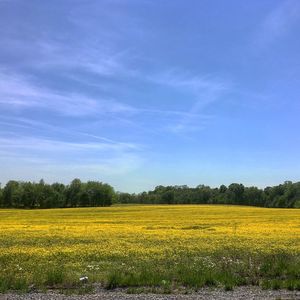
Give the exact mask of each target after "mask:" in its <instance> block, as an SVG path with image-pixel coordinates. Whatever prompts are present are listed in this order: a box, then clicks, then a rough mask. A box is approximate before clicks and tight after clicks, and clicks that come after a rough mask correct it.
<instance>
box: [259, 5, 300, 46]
mask: <svg viewBox="0 0 300 300" xmlns="http://www.w3.org/2000/svg"><path fill="white" fill-rule="evenodd" d="M299 20H300V2H299V1H297V0H287V1H281V3H280V5H279V6H277V7H276V8H274V9H273V10H271V11H270V13H269V14H268V15H267V16H266V17H265V19H264V20H263V22H262V24H261V25H260V28H259V30H258V31H257V33H256V36H255V39H254V46H255V47H258V48H260V49H261V48H265V47H268V46H270V45H271V44H272V43H274V42H275V41H276V40H277V39H279V38H281V37H283V36H284V35H285V34H287V33H288V32H289V30H291V29H292V28H293V26H294V25H295V24H296V23H297V22H298V21H299Z"/></svg>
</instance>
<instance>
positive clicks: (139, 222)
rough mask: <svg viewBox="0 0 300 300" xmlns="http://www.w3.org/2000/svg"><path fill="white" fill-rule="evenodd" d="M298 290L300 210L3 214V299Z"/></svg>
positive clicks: (175, 208) (160, 208) (155, 208)
mask: <svg viewBox="0 0 300 300" xmlns="http://www.w3.org/2000/svg"><path fill="white" fill-rule="evenodd" d="M93 283H99V284H101V286H103V287H106V288H109V289H112V288H115V287H127V288H133V289H134V288H141V287H143V288H145V287H149V288H152V289H155V288H157V289H163V290H164V291H165V292H168V291H171V290H172V289H174V288H177V289H178V288H181V287H189V288H192V289H194V288H195V289H197V288H200V287H202V286H220V287H224V288H225V289H232V288H234V287H235V286H238V285H260V286H261V287H263V288H288V289H299V288H300V210H297V209H267V208H256V207H242V206H217V205H123V206H112V207H103V208H74V209H49V210H47V209H45V210H17V209H2V210H0V292H4V291H7V290H24V291H28V290H30V289H33V288H37V289H47V288H61V289H75V288H82V287H85V288H86V287H87V286H88V287H89V286H92V285H93Z"/></svg>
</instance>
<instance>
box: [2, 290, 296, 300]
mask: <svg viewBox="0 0 300 300" xmlns="http://www.w3.org/2000/svg"><path fill="white" fill-rule="evenodd" d="M50 299H57V300H79V299H82V300H96V299H101V300H112V299H114V300H115V299H116V300H118V299H125V300H127V299H134V300H144V299H145V300H162V299H166V300H175V299H179V300H196V299H199V300H202V299H203V300H204V299H205V300H219V299H220V300H225V299H226V300H229V299H238V300H242V299H243V300H248V299H249V300H250V299H253V300H254V299H255V300H257V299H259V300H262V299H274V300H279V299H281V300H287V299H297V300H300V291H286V290H278V291H269V290H261V289H260V288H257V287H239V288H235V289H234V291H224V290H220V289H207V288H205V289H201V290H199V291H198V292H197V293H192V294H188V295H184V294H171V295H160V294H127V293H126V291H124V290H113V291H106V290H97V291H96V292H95V293H93V294H86V295H72V296H66V295H62V294H58V293H56V292H54V291H49V292H48V293H28V294H21V295H20V294H13V293H12V294H2V295H1V294H0V300H50Z"/></svg>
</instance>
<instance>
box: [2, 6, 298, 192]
mask: <svg viewBox="0 0 300 300" xmlns="http://www.w3.org/2000/svg"><path fill="white" fill-rule="evenodd" d="M299 116H300V1H298V0H294V1H293V0H291V1H284V0H281V1H276V0H259V1H258V0H257V1H240V0H236V1H234V0H228V1H221V0H214V1H211V0H201V1H198V0H197V1H196V0H195V1H192V0H190V1H176V0H175V1H149V0H128V1H123V0H122V1H121V0H110V1H88V0H84V1H83V0H82V1H77V0H72V1H66V0H64V1H61V0H56V1H55V0H52V1H37V0H36V1H35V0H31V1H17V0H0V182H2V183H5V182H6V181H7V180H9V179H17V180H34V181H37V180H39V179H40V178H44V179H45V180H46V181H48V182H54V181H61V182H65V183H67V182H69V181H70V180H71V179H73V178H75V177H79V178H81V179H82V180H100V181H104V182H108V183H110V184H112V185H113V186H114V187H115V188H116V189H117V190H121V191H130V192H139V191H142V190H148V189H151V188H153V187H155V186H156V185H159V184H163V185H169V184H171V185H175V184H188V185H190V186H195V185H198V184H208V185H211V186H218V185H220V184H223V183H224V184H229V183H231V182H242V183H244V184H245V185H258V186H260V187H264V186H267V185H273V184H278V183H280V182H282V181H284V180H292V181H298V180H300V155H299V153H300V134H299V129H300V117H299Z"/></svg>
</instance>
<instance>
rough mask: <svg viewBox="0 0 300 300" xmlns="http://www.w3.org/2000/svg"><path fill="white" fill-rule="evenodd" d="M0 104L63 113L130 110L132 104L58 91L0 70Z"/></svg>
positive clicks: (78, 114) (77, 113)
mask: <svg viewBox="0 0 300 300" xmlns="http://www.w3.org/2000/svg"><path fill="white" fill-rule="evenodd" d="M0 106H3V107H5V108H6V109H14V108H16V107H17V108H23V109H26V108H32V107H34V108H41V109H44V110H50V111H55V112H58V113H60V114H62V115H66V116H86V115H93V114H94V115H95V114H98V115H99V114H106V113H120V112H131V111H134V109H133V108H132V107H130V106H128V105H126V104H123V103H120V102H118V101H115V100H113V99H103V98H101V97H89V96H86V95H82V94H78V93H70V92H69V93H59V92H57V91H53V90H50V89H47V88H45V87H41V86H37V85H35V84H34V83H32V82H31V81H30V80H29V79H28V78H26V77H24V76H21V75H16V74H13V75H12V74H9V73H4V72H1V73H0Z"/></svg>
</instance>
